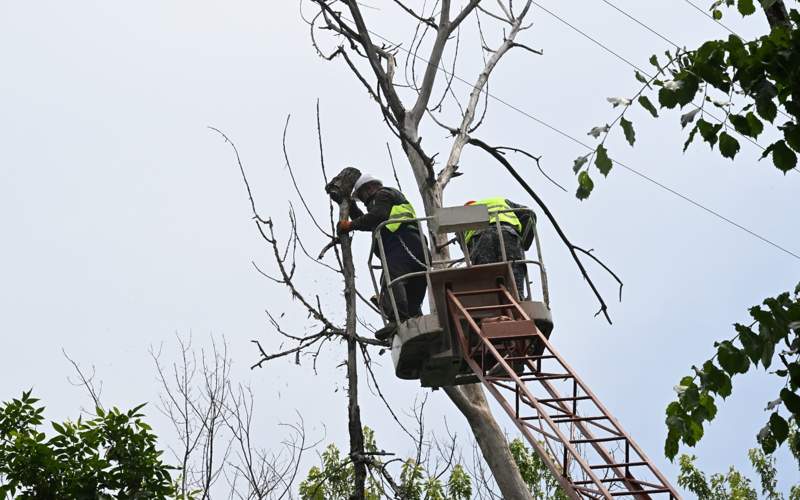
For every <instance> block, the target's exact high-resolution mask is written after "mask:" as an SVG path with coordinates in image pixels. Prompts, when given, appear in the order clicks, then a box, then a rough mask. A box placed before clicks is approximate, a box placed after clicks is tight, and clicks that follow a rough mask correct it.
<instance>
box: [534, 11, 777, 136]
mask: <svg viewBox="0 0 800 500" xmlns="http://www.w3.org/2000/svg"><path fill="white" fill-rule="evenodd" d="M531 3H533V5H535V6H536V7H538V8H539V9H541V10H542V11H544V12H545V13H547V14H548V15H550V16H552V17H553V18H555V19H557V20H558V21H560V22H561V23H562V24H564V25H566V26H567V27H569V28H570V29H571V30H573V31H575V32H576V33H578V34H580V35H581V36H583V37H584V38H586V39H588V40H590V41H591V42H592V43H594V44H595V45H597V46H598V47H600V48H601V49H603V50H605V51H606V52H608V53H609V54H611V55H613V56H614V57H616V58H617V59H619V60H620V61H622V62H624V63H625V64H627V65H628V66H630V67H631V68H633V69H635V70H636V71H638V72H639V73H641V74H642V75H644V76H646V77H647V78H653V76H652V75H651V74H650V73H648V72H647V71H645V70H643V69H642V68H640V67H639V66H637V65H636V64H634V63H632V62H631V61H630V60H629V59H627V58H625V57H623V56H621V55H620V54H618V53H617V52H615V51H614V50H612V49H610V48H609V47H608V46H607V45H605V44H604V43H602V42H600V41H598V40H597V39H595V38H594V37H592V36H591V35H589V34H587V33H586V32H584V31H583V30H581V29H580V28H578V27H576V26H574V25H572V24H571V23H570V22H569V21H567V20H566V19H564V18H563V17H561V16H559V15H558V14H556V13H554V12H552V11H550V10H548V9H546V8H545V7H543V6H542V5H540V4H539V3H537V2H531ZM606 3H608V2H606ZM617 10H620V11H621V9H617ZM626 15H627V16H628V17H630V18H631V19H633V16H630V15H628V14H626ZM637 22H638V21H637ZM639 24H642V25H644V24H643V23H639ZM648 29H649V30H650V31H652V32H654V33H655V30H652V29H650V28H648ZM659 36H661V35H659ZM662 38H664V39H666V37H662ZM669 43H672V44H673V45H675V44H674V43H673V42H669ZM692 106H694V107H695V108H700V106H698V105H697V104H694V103H692ZM703 112H704V113H705V114H707V115H708V116H710V117H711V118H713V119H714V120H716V121H717V122H718V123H723V120H721V119H720V118H719V117H717V116H715V115H714V114H713V113H711V112H710V111H708V110H704V111H703ZM732 131H733V133H734V134H736V135H737V136H739V137H740V138H742V139H744V140H746V141H747V142H749V143H751V144H753V145H754V146H756V147H757V148H759V149H761V151H764V149H765V148H764V146H762V145H761V144H759V143H758V142H757V141H756V140H754V139H752V138H750V137H748V136H746V135H744V134H741V133H739V132H738V131H736V130H732Z"/></svg>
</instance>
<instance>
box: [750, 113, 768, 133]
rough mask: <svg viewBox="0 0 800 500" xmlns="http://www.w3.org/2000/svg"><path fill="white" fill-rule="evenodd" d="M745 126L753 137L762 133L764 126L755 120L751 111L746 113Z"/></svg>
mask: <svg viewBox="0 0 800 500" xmlns="http://www.w3.org/2000/svg"><path fill="white" fill-rule="evenodd" d="M746 119H747V125H748V126H749V128H750V135H752V136H753V137H758V136H759V134H761V132H763V131H764V124H763V123H762V122H761V120H759V119H758V118H756V115H754V114H753V112H752V111H750V112H748V113H747V115H746Z"/></svg>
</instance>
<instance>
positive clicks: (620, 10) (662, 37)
mask: <svg viewBox="0 0 800 500" xmlns="http://www.w3.org/2000/svg"><path fill="white" fill-rule="evenodd" d="M601 1H602V2H603V3H604V4H606V5H608V6H609V7H611V8H612V9H614V10H616V11H617V12H619V13H620V14H622V15H623V16H625V17H627V18H628V19H630V20H631V21H633V22H635V23H636V24H638V25H639V26H641V27H642V28H644V29H646V30H647V31H649V32H650V33H652V34H654V35H655V36H657V37H659V38H660V39H662V40H664V41H665V42H667V43H668V44H670V45H672V46H673V47H675V48H676V49H680V48H681V47H680V46H679V45H678V44H677V43H675V42H673V41H672V40H670V39H669V38H667V37H665V36H664V35H662V34H661V33H659V32H658V31H656V30H654V29H653V28H651V27H650V26H648V25H646V24H644V23H643V22H642V21H640V20H638V19H636V18H635V17H633V16H632V15H630V14H628V13H627V12H626V11H624V10H622V9H620V8H619V7H617V6H616V5H614V4H613V3H611V2H609V1H608V0H601Z"/></svg>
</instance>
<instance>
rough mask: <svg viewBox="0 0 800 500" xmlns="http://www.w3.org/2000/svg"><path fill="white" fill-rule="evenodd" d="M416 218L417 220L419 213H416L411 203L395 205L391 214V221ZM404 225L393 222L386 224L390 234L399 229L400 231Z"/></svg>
mask: <svg viewBox="0 0 800 500" xmlns="http://www.w3.org/2000/svg"><path fill="white" fill-rule="evenodd" d="M416 218H417V213H416V212H414V207H413V206H412V205H411V203H401V204H399V205H393V206H392V211H391V212H389V219H409V220H411V219H416ZM402 224H403V223H402V222H391V223H389V224H386V229H388V230H389V232H391V233H393V232H395V231H397V230H398V229H400V226H401V225H402Z"/></svg>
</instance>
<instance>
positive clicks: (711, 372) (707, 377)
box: [701, 360, 732, 398]
mask: <svg viewBox="0 0 800 500" xmlns="http://www.w3.org/2000/svg"><path fill="white" fill-rule="evenodd" d="M701 373H702V375H701V382H702V389H703V390H704V391H713V392H716V393H717V394H719V395H720V396H722V397H723V398H727V397H728V396H730V395H731V389H732V387H731V379H730V377H728V376H727V375H726V374H725V372H723V371H722V370H720V369H719V368H717V366H716V365H715V364H714V362H713V361H711V360H708V361H706V362H705V363H704V364H703V370H702V372H701Z"/></svg>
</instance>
